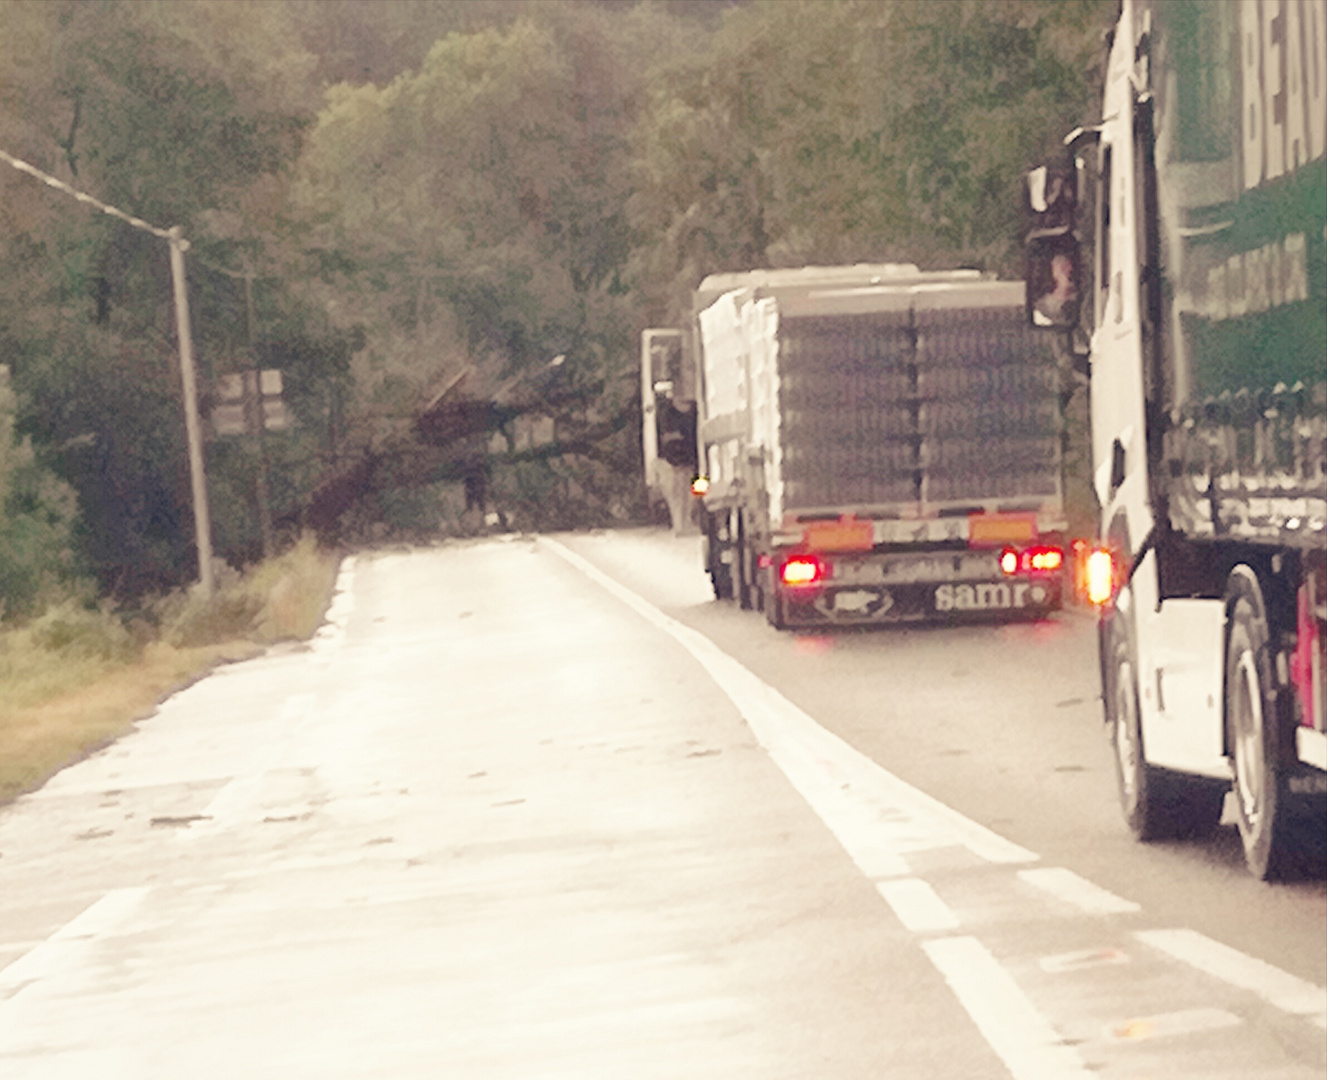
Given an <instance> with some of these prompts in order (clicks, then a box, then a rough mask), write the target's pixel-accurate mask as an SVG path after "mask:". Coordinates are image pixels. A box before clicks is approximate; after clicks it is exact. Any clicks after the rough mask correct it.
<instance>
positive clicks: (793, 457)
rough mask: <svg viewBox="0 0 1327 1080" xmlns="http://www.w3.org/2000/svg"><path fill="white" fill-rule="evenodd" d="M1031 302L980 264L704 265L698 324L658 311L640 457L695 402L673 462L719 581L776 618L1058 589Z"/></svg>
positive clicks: (1054, 420)
mask: <svg viewBox="0 0 1327 1080" xmlns="http://www.w3.org/2000/svg"><path fill="white" fill-rule="evenodd" d="M1024 307H1025V297H1024V289H1023V283H1022V282H1000V281H994V280H990V279H988V278H984V277H983V276H982V275H981V274H980V273H978V272H976V271H973V270H955V271H945V272H930V273H927V272H922V271H920V270H919V269H918V268H917V267H916V266H913V265H897V264H879V265H857V266H842V267H805V268H800V269H788V270H757V271H751V272H747V273H734V274H716V275H712V276H710V277H708V278H706V279H705V280H704V281H703V282H702V283H701V285H700V287H699V289H698V290H697V292H696V295H695V300H694V318H693V321H692V324H691V326H690V327H689V328H688V329H687V330H686V331H685V332H678V331H647V332H646V336H645V339H644V349H643V357H642V365H643V366H642V372H643V381H642V391H643V393H644V395H645V397H644V400H643V410H644V413H645V416H646V427H647V430H646V434H645V449H646V454H647V463H648V462H649V461H650V456H651V451H652V450H653V451H655V453H656V455H660V456H661V451H659V449H658V448H659V447H660V446H662V440H663V439H664V438H665V437H666V435H671V434H672V432H671V431H670V430H668V429H669V428H670V427H671V428H673V429H676V428H678V427H680V425H681V422H682V421H683V420H685V419H686V418H691V420H692V422H693V423H694V429H692V430H694V438H695V439H696V442H695V447H696V449H695V452H694V454H693V455H692V456H691V457H689V458H686V459H685V460H683V459H682V457H680V456H679V457H678V458H677V461H678V462H679V464H678V465H677V466H675V471H676V470H681V469H685V471H686V472H687V473H688V477H687V478H688V480H690V478H691V476H692V475H694V476H695V477H696V479H697V492H696V494H697V499H698V502H699V510H700V513H699V523H700V527H701V529H702V531H703V533H704V536H705V551H706V555H705V562H706V569H707V570H708V572H709V575H710V577H711V579H712V581H713V583H714V591H715V595H716V596H717V597H719V598H721V599H730V598H736V599H737V600H738V601H739V602H740V604H741V606H743V607H754V608H759V609H763V611H764V612H765V614H766V616H767V618H768V619H769V621H770V622H771V623H772V624H773V625H775V626H776V627H784V626H829V625H836V626H853V625H865V624H876V623H888V622H899V621H910V620H918V619H927V618H948V617H961V616H976V615H985V616H1005V617H1009V616H1017V615H1024V616H1036V615H1041V614H1045V613H1046V612H1048V611H1051V610H1053V609H1055V608H1057V607H1058V606H1059V605H1060V603H1061V600H1062V582H1063V579H1064V574H1065V561H1066V560H1065V549H1064V531H1065V515H1064V491H1063V477H1062V468H1061V462H1062V452H1063V444H1062V435H1063V424H1062V417H1061V400H1060V372H1059V371H1058V370H1057V367H1056V361H1055V358H1054V355H1053V349H1052V348H1051V347H1050V342H1049V341H1048V340H1047V339H1046V338H1045V336H1044V335H1039V334H1037V333H1035V332H1034V331H1033V330H1032V329H1031V328H1029V327H1028V326H1027V325H1026V324H1025V321H1024V316H1023V312H1024ZM670 349H676V350H677V352H676V354H674V353H672V352H670V351H669V350H670ZM674 355H676V357H677V358H678V363H680V365H681V369H682V371H683V372H684V374H681V375H679V374H678V373H677V369H676V367H668V368H666V367H664V366H662V365H668V364H670V363H672V361H671V360H670V357H673V356H674ZM661 375H662V376H664V377H660V376H661ZM665 399H666V400H665ZM665 404H666V405H667V412H668V417H669V420H668V421H667V422H666V423H662V422H661V423H660V424H658V425H655V424H652V423H651V422H650V421H651V418H652V417H653V418H656V419H657V418H659V417H661V415H662V413H661V410H662V409H663V408H664V406H665ZM652 428H657V430H651V429H652ZM647 467H648V468H650V469H651V479H652V481H653V482H654V484H655V487H656V490H660V491H661V492H662V491H664V490H665V488H666V484H663V483H659V482H658V480H657V479H654V478H655V477H657V475H658V472H659V464H658V457H657V456H656V458H655V461H654V464H653V465H648V464H647Z"/></svg>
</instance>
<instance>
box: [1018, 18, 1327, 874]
mask: <svg viewBox="0 0 1327 1080" xmlns="http://www.w3.org/2000/svg"><path fill="white" fill-rule="evenodd" d="M1101 115H1102V119H1101V121H1100V122H1099V123H1097V124H1095V125H1092V126H1091V127H1086V128H1081V129H1077V130H1075V131H1073V132H1071V133H1070V134H1069V136H1068V137H1067V138H1066V139H1065V146H1066V152H1065V154H1064V156H1063V158H1062V159H1059V160H1053V161H1051V162H1049V163H1047V164H1045V165H1042V166H1040V167H1039V168H1036V169H1033V170H1032V171H1031V172H1029V173H1028V174H1026V179H1025V184H1024V208H1025V211H1026V214H1027V221H1026V228H1025V232H1024V237H1023V239H1024V243H1025V247H1024V251H1025V255H1026V265H1025V274H1026V277H1027V279H1028V281H1029V290H1028V301H1029V303H1028V309H1027V317H1028V319H1029V322H1030V323H1031V324H1032V325H1034V326H1038V327H1042V328H1043V329H1047V330H1050V331H1052V335H1051V336H1052V337H1053V339H1054V340H1056V341H1057V343H1058V348H1060V350H1061V352H1062V354H1063V355H1065V356H1067V357H1068V361H1067V362H1068V363H1070V364H1072V365H1075V366H1077V367H1078V368H1079V369H1080V370H1081V371H1082V372H1083V373H1084V374H1085V375H1086V376H1087V385H1088V392H1089V394H1090V413H1091V425H1090V426H1091V444H1092V470H1093V486H1094V489H1095V492H1096V498H1097V502H1098V504H1099V506H1100V519H1099V525H1098V530H1097V531H1098V536H1097V539H1096V541H1095V544H1094V548H1093V550H1092V551H1091V553H1090V555H1089V556H1088V560H1087V561H1088V565H1089V571H1090V572H1089V575H1088V589H1089V592H1090V594H1091V599H1092V600H1093V601H1094V602H1095V603H1096V604H1098V605H1099V619H1098V633H1099V642H1100V658H1101V686H1102V694H1103V699H1104V706H1105V707H1104V715H1105V720H1106V723H1107V724H1108V726H1109V732H1110V734H1111V742H1112V745H1113V746H1114V758H1115V766H1116V770H1115V771H1116V774H1117V779H1118V788H1119V797H1120V802H1121V805H1122V808H1123V812H1124V818H1125V820H1126V822H1127V823H1128V826H1129V828H1130V829H1131V830H1132V831H1133V833H1134V834H1135V835H1136V837H1137V838H1138V839H1139V840H1142V841H1148V840H1153V839H1157V838H1173V837H1185V836H1195V835H1200V834H1203V833H1206V832H1209V831H1211V830H1212V829H1213V828H1214V827H1215V826H1216V825H1217V824H1219V823H1220V821H1221V820H1222V815H1223V810H1224V809H1225V808H1226V807H1227V806H1228V808H1229V811H1230V813H1231V814H1232V815H1233V817H1234V819H1235V824H1236V825H1237V826H1238V831H1239V834H1240V837H1241V840H1242V844H1243V852H1244V858H1245V861H1246V862H1247V865H1248V868H1249V870H1250V871H1251V872H1252V873H1253V874H1254V875H1256V876H1257V877H1259V878H1262V879H1267V878H1270V877H1275V876H1278V875H1281V874H1284V873H1286V872H1288V871H1291V869H1292V867H1294V866H1295V865H1296V864H1301V865H1302V863H1303V860H1304V858H1305V856H1306V854H1308V855H1309V856H1310V857H1314V858H1316V857H1317V856H1315V855H1313V854H1312V853H1313V852H1314V851H1315V850H1317V851H1320V850H1321V847H1322V844H1323V840H1324V838H1327V691H1325V690H1324V669H1325V668H1327V0H1242V2H1241V3H1230V2H1228V0H1182V2H1181V0H1123V3H1122V5H1121V9H1120V13H1119V18H1118V22H1117V24H1116V26H1115V29H1114V31H1113V34H1112V36H1111V41H1110V45H1109V56H1108V60H1107V68H1106V72H1105V87H1104V98H1103V102H1102V110H1101ZM1227 795H1231V798H1230V799H1229V804H1227V802H1226V800H1227Z"/></svg>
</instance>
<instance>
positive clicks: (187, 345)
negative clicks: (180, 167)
mask: <svg viewBox="0 0 1327 1080" xmlns="http://www.w3.org/2000/svg"><path fill="white" fill-rule="evenodd" d="M167 239H168V240H169V242H170V274H171V281H172V282H173V284H174V286H175V325H176V329H177V331H178V336H179V339H180V378H181V381H182V382H183V384H184V430H185V434H186V435H187V436H188V439H189V483H190V485H191V487H192V489H193V501H194V532H195V533H196V535H197V539H198V584H199V586H200V587H201V588H202V590H203V595H204V596H207V597H210V596H211V595H212V592H213V582H212V515H211V512H210V511H209V508H208V505H207V475H206V473H205V472H204V471H203V431H202V425H201V424H200V423H199V422H198V385H197V380H196V379H195V378H194V342H193V330H192V329H191V327H190V325H189V286H188V282H187V281H186V279H185V276H184V252H185V249H187V248H188V246H189V241H188V240H186V239H185V238H184V233H183V230H181V228H180V227H179V226H178V225H176V226H175V227H174V228H173V229H171V230H170V234H169V236H168V237H167Z"/></svg>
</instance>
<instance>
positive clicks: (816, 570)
mask: <svg viewBox="0 0 1327 1080" xmlns="http://www.w3.org/2000/svg"><path fill="white" fill-rule="evenodd" d="M779 577H780V579H781V580H782V581H783V583H784V584H785V585H793V586H796V585H818V584H819V583H820V582H821V581H823V580H824V577H825V564H824V563H822V562H821V561H820V560H819V559H816V558H812V557H811V556H810V555H794V556H793V557H792V558H790V559H789V560H788V561H787V562H785V563H784V564H783V568H782V569H781V570H780V571H779Z"/></svg>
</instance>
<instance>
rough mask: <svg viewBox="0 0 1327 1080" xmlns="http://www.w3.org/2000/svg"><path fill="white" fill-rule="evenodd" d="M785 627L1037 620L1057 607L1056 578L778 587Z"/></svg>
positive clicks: (1059, 586)
mask: <svg viewBox="0 0 1327 1080" xmlns="http://www.w3.org/2000/svg"><path fill="white" fill-rule="evenodd" d="M780 591H781V594H782V597H783V600H784V607H783V611H784V624H785V625H787V626H863V625H884V624H888V623H901V622H921V621H924V620H953V619H966V618H980V617H985V618H990V617H993V616H994V617H1002V618H1010V617H1018V616H1032V617H1035V616H1038V615H1043V614H1045V613H1047V612H1050V611H1054V610H1055V609H1057V608H1059V607H1060V605H1061V602H1062V596H1063V581H1062V578H1061V577H1060V575H1046V576H1038V577H1030V578H1029V577H1022V576H1019V577H1003V578H998V579H995V578H993V579H990V580H986V581H962V582H954V581H945V582H935V581H930V582H927V581H915V582H908V583H905V584H890V585H874V584H872V585H865V584H843V585H836V584H826V585H816V586H807V587H784V588H782V589H781V590H780Z"/></svg>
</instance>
